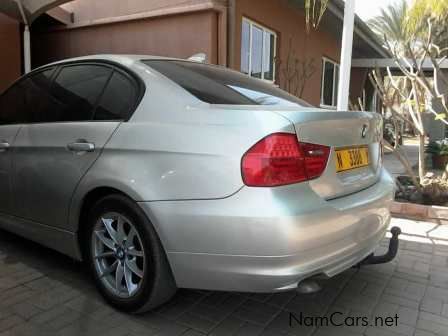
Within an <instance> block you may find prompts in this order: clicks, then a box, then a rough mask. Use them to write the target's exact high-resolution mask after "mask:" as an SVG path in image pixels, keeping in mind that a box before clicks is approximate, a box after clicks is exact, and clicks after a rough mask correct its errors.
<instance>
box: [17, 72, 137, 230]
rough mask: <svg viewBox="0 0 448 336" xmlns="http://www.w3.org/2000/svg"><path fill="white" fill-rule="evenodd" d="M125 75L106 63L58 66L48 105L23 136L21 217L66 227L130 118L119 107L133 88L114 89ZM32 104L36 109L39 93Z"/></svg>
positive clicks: (19, 181)
mask: <svg viewBox="0 0 448 336" xmlns="http://www.w3.org/2000/svg"><path fill="white" fill-rule="evenodd" d="M120 75H121V76H124V75H123V74H121V73H120V72H119V71H118V70H117V69H115V68H113V67H111V66H108V65H103V64H89V63H86V64H70V65H66V66H62V67H61V68H60V69H58V70H57V73H56V74H55V75H54V76H53V77H54V79H53V83H52V86H51V92H50V95H49V96H48V102H47V106H45V108H41V109H39V110H38V111H36V113H34V114H33V116H32V118H31V119H30V120H28V122H27V124H25V125H23V127H22V128H21V129H20V131H19V133H18V135H17V139H16V143H15V157H14V172H15V174H14V189H15V195H14V196H15V201H16V202H15V211H16V214H17V216H20V217H23V218H26V219H30V220H33V221H36V222H39V223H43V224H45V225H49V226H54V227H59V228H65V227H66V224H67V218H68V211H69V206H70V201H71V197H72V195H73V193H74V190H75V188H76V186H77V185H78V183H79V182H80V180H81V178H82V177H83V175H84V174H85V173H86V172H87V170H88V169H89V168H90V167H91V166H92V164H93V163H94V162H95V160H96V159H97V158H98V156H99V155H100V153H101V151H102V148H103V147H104V146H105V144H106V143H107V141H108V140H109V138H110V137H111V136H112V134H113V132H114V131H115V129H116V128H117V127H118V126H119V124H120V123H121V121H122V119H124V117H122V115H123V113H121V112H120V111H118V110H117V109H118V108H120V106H121V105H123V103H124V104H126V103H127V104H128V105H129V102H130V101H132V99H134V96H132V94H134V91H132V90H133V88H128V90H127V91H126V89H125V88H118V89H117V88H115V89H114V83H116V78H117V76H120ZM130 92H131V93H130ZM30 96H32V95H30ZM111 100H112V103H111ZM114 100H115V101H118V102H121V105H120V103H114ZM133 102H135V101H133ZM28 108H29V109H33V98H31V99H30V101H29V106H28ZM114 111H115V113H114ZM95 115H97V117H95ZM95 119H96V120H95Z"/></svg>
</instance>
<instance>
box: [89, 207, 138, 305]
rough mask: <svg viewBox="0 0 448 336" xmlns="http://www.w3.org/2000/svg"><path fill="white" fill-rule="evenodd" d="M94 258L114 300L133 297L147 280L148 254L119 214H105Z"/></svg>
mask: <svg viewBox="0 0 448 336" xmlns="http://www.w3.org/2000/svg"><path fill="white" fill-rule="evenodd" d="M92 252H93V253H92V257H93V263H94V265H95V270H96V273H97V276H98V278H99V279H100V281H101V282H102V284H103V285H104V286H105V287H106V288H107V289H108V290H109V292H110V293H111V294H113V295H115V296H118V297H120V298H123V299H127V298H131V297H133V296H134V295H135V294H136V293H137V292H138V291H139V289H140V288H141V285H142V283H143V280H144V277H145V271H146V270H145V268H146V266H145V265H146V263H145V251H144V247H143V244H142V239H141V237H140V235H139V233H138V231H137V229H136V227H135V225H134V224H133V223H132V221H131V220H129V219H128V218H126V217H125V216H124V215H122V214H119V213H106V214H104V215H102V216H101V217H100V218H99V219H98V221H97V222H96V224H95V227H94V230H93V234H92Z"/></svg>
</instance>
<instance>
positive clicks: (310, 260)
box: [141, 170, 394, 292]
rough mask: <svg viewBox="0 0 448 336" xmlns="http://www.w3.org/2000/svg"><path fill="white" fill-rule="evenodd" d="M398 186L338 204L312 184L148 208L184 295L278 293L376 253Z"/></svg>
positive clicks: (385, 182)
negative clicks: (193, 291) (188, 290)
mask: <svg viewBox="0 0 448 336" xmlns="http://www.w3.org/2000/svg"><path fill="white" fill-rule="evenodd" d="M393 194H394V183H393V180H392V178H391V177H390V176H389V174H388V173H387V172H386V171H385V170H384V171H383V172H382V174H381V177H380V180H379V181H378V182H377V183H376V184H375V185H373V186H371V187H370V188H368V189H365V190H363V191H360V192H357V193H355V194H352V195H348V196H345V197H342V198H338V199H335V200H330V201H326V200H323V199H321V198H319V197H318V196H317V195H316V194H315V193H314V192H313V191H312V189H311V188H310V187H309V185H308V184H306V183H305V184H298V185H294V186H287V187H281V188H273V189H269V188H265V189H263V188H243V189H242V190H240V191H239V192H238V193H236V194H235V195H233V196H231V197H229V198H226V199H220V200H203V201H178V202H171V201H168V202H151V203H141V206H142V208H143V209H144V211H145V212H146V213H147V215H148V216H149V217H150V219H151V220H152V221H153V223H155V226H156V230H157V231H158V233H159V235H160V238H161V240H162V243H163V245H164V247H165V249H166V251H167V255H168V259H169V261H170V264H171V267H172V271H173V274H174V276H175V279H176V282H177V285H178V286H179V287H182V288H200V289H209V290H229V291H248V292H275V291H283V290H289V289H293V288H295V287H297V284H298V283H299V282H300V281H301V280H303V279H306V278H308V277H310V276H313V275H316V274H324V275H326V276H329V277H332V276H334V275H336V274H338V273H340V272H343V271H344V270H346V269H348V268H350V267H351V266H353V265H355V264H357V263H358V262H360V261H361V260H363V259H364V258H365V257H367V256H368V255H369V254H371V253H372V252H373V251H374V250H375V249H376V247H377V246H378V244H379V243H380V241H381V240H382V239H383V237H384V235H385V233H386V231H387V228H388V225H389V222H390V213H389V206H390V203H391V202H392V200H393Z"/></svg>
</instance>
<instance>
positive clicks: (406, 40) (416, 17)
mask: <svg viewBox="0 0 448 336" xmlns="http://www.w3.org/2000/svg"><path fill="white" fill-rule="evenodd" d="M447 19H448V0H413V2H412V3H411V5H409V4H408V1H406V0H398V1H397V2H395V3H394V4H392V5H389V6H387V7H386V8H385V9H382V10H381V14H380V15H379V16H378V17H376V18H374V19H372V20H370V21H369V22H368V24H369V26H370V27H371V28H372V30H373V31H374V32H375V33H376V34H377V35H378V36H380V37H381V38H386V39H387V40H388V41H389V42H390V43H391V44H392V45H393V46H395V47H397V46H398V47H401V49H402V51H403V53H409V50H408V49H409V47H413V48H415V47H417V48H418V45H419V41H422V40H423V39H424V38H425V36H427V33H428V20H429V21H430V22H431V23H432V26H433V33H434V43H435V44H437V45H438V46H440V47H446V46H448V30H447V29H446V27H445V22H446V20H447Z"/></svg>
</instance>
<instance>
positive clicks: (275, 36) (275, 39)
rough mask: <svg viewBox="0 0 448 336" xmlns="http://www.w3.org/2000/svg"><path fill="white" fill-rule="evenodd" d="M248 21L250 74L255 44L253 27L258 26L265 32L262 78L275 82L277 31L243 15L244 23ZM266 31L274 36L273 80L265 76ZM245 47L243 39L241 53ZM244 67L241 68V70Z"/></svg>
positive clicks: (250, 74)
mask: <svg viewBox="0 0 448 336" xmlns="http://www.w3.org/2000/svg"><path fill="white" fill-rule="evenodd" d="M245 22H246V23H248V24H249V69H248V72H249V73H248V76H252V45H253V43H252V42H253V27H256V28H258V29H260V30H261V31H262V32H263V37H262V47H261V57H262V60H261V78H260V79H261V80H263V81H266V82H268V83H274V82H275V77H276V64H275V59H276V57H277V39H278V36H277V33H276V32H274V31H273V30H271V29H269V28H266V27H264V26H262V25H261V24H259V23H257V22H255V21H253V20H251V19H248V18H246V17H243V20H242V25H244V23H245ZM266 33H268V34H270V35H272V36H274V46H273V47H274V54H273V58H272V66H273V73H272V80H271V79H265V78H264V74H265V72H266V69H264V65H265V59H264V57H265V54H266V52H265V43H266ZM242 49H243V40H242V39H241V48H240V54H241V50H242ZM241 70H242V69H241V68H240V71H241Z"/></svg>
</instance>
